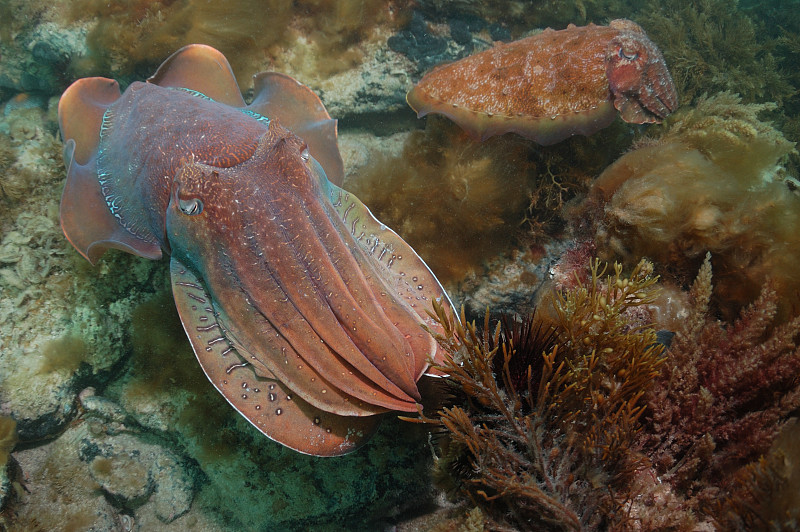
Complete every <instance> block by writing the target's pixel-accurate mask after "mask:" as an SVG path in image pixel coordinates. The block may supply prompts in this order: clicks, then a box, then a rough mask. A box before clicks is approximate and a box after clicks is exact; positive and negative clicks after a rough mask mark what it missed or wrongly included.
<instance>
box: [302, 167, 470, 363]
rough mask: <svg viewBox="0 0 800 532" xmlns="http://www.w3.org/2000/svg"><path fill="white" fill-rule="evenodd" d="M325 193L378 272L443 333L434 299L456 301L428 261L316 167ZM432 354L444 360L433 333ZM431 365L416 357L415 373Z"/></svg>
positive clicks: (444, 302)
mask: <svg viewBox="0 0 800 532" xmlns="http://www.w3.org/2000/svg"><path fill="white" fill-rule="evenodd" d="M316 174H317V176H318V177H319V180H320V184H321V185H322V188H323V191H324V193H325V194H326V195H327V196H328V199H329V200H330V202H331V204H332V205H333V208H334V210H335V211H336V213H337V214H338V216H339V217H340V218H341V220H342V221H343V222H344V224H345V226H346V227H347V230H349V231H350V233H351V234H352V235H353V238H354V239H355V240H356V242H357V243H358V245H359V247H360V248H361V250H362V251H363V252H364V254H365V255H366V256H367V257H369V258H370V259H371V260H372V261H373V263H374V264H375V265H376V268H375V270H376V272H377V273H378V275H380V276H381V278H382V280H383V282H384V283H385V285H386V286H387V287H388V288H389V289H390V290H392V291H393V292H394V293H395V294H396V295H397V296H399V298H400V300H401V301H403V302H405V304H407V305H408V306H409V307H411V309H412V310H413V311H414V312H415V313H416V314H417V316H419V318H420V320H421V322H422V323H423V324H424V325H425V326H426V327H427V328H428V329H429V330H431V331H432V332H435V333H443V332H444V331H443V329H442V327H441V326H440V325H439V324H438V323H437V322H436V321H435V320H433V319H432V318H431V317H430V316H429V315H428V312H427V311H428V310H431V309H432V303H433V301H434V300H435V301H438V302H439V303H440V304H442V305H443V306H444V307H445V308H446V309H447V310H448V311H449V312H450V313H451V314H452V315H454V316H455V318H456V319H458V315H457V314H455V313H454V312H453V303H452V302H451V301H450V298H449V297H448V295H447V293H446V292H445V291H444V288H442V285H441V284H439V280H438V279H436V276H435V275H433V272H431V270H430V268H428V265H427V264H425V261H423V260H422V258H420V256H419V255H417V253H416V251H414V249H413V248H412V247H411V246H409V245H408V244H407V243H406V242H405V241H404V240H403V239H402V238H400V236H399V235H398V234H397V233H395V232H394V231H393V230H392V229H391V228H389V227H387V226H386V225H384V224H382V223H381V222H380V221H379V220H378V219H376V218H375V216H374V215H373V214H372V212H370V210H369V208H367V206H366V205H364V204H363V203H362V202H361V200H359V199H358V198H357V197H356V196H354V195H353V194H351V193H350V192H347V191H346V190H343V189H341V188H339V187H338V186H336V185H335V184H333V183H331V182H330V181H328V180H327V179H325V174H324V172H322V171H321V169H319V168H317V169H316ZM429 354H430V358H431V359H432V360H434V361H435V362H441V360H442V352H441V349H440V348H439V347H438V345H437V344H436V342H435V340H434V338H433V337H432V336H431V337H430V353H429ZM427 368H428V360H426V359H425V358H422V357H421V358H419V359H418V360H416V364H415V367H414V374H415V375H416V376H417V377H419V376H421V375H422V374H423V373H424V372H425V370H426V369H427Z"/></svg>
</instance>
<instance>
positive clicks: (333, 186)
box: [58, 45, 452, 456]
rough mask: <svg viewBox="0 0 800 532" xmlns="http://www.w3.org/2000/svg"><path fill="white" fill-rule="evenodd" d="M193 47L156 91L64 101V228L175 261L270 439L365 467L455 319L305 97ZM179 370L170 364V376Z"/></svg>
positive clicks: (208, 351)
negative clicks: (241, 80)
mask: <svg viewBox="0 0 800 532" xmlns="http://www.w3.org/2000/svg"><path fill="white" fill-rule="evenodd" d="M254 82H255V97H254V100H253V102H252V103H251V104H250V105H245V102H244V100H243V99H242V95H241V92H240V91H239V87H238V85H237V84H236V80H235V78H234V76H233V73H232V71H231V68H230V65H229V64H228V61H227V60H226V59H225V57H224V56H223V55H222V54H221V53H220V52H218V51H217V50H215V49H213V48H210V47H208V46H203V45H191V46H187V47H185V48H182V49H181V50H179V51H177V52H176V53H175V54H173V55H172V56H171V57H169V58H168V59H167V60H166V61H165V62H164V63H163V64H162V65H161V67H160V68H159V69H158V71H157V72H156V73H155V75H154V76H153V77H152V78H150V79H149V80H148V82H147V83H141V82H134V83H132V84H131V85H130V86H129V87H128V88H127V90H125V92H124V93H120V90H119V85H118V84H117V82H115V81H113V80H110V79H105V78H86V79H80V80H78V81H76V82H75V83H74V84H72V85H71V86H70V87H69V88H68V89H67V90H66V92H65V93H64V95H63V96H62V98H61V101H60V103H59V108H58V113H59V125H60V128H61V133H62V136H63V138H64V141H65V147H64V157H65V161H66V164H67V183H66V187H65V189H64V194H63V197H62V199H61V226H62V228H63V230H64V234H65V235H66V237H67V238H68V239H69V241H70V242H71V243H72V245H73V246H74V247H75V248H76V249H77V250H78V252H80V253H81V254H82V255H83V256H84V257H86V258H87V259H88V260H89V261H90V262H92V263H95V262H96V261H97V260H98V259H99V257H100V256H101V255H102V254H103V253H104V251H105V250H106V249H108V248H117V249H121V250H124V251H127V252H130V253H133V254H136V255H139V256H142V257H146V258H150V259H158V258H160V257H161V255H162V250H163V251H165V252H167V253H169V254H170V272H171V279H172V289H173V295H174V297H175V304H176V306H177V308H178V312H179V314H180V318H181V321H182V322H183V326H184V329H185V331H186V334H187V336H188V337H189V340H190V342H191V344H192V347H193V349H194V352H195V354H196V356H197V359H198V361H199V362H200V364H201V366H202V367H203V370H204V371H205V373H206V375H207V376H208V378H209V380H210V381H211V382H212V384H213V385H214V386H215V387H216V388H217V390H219V391H220V393H222V395H223V396H224V397H225V398H226V399H227V400H228V402H229V403H230V404H231V405H232V406H233V407H234V408H235V409H236V410H237V411H239V413H241V414H242V415H243V416H244V417H245V418H247V419H248V420H249V421H250V422H251V423H252V424H253V425H254V426H255V427H256V428H258V430H260V431H261V432H262V433H264V434H265V435H267V436H269V437H270V438H272V439H273V440H275V441H278V442H280V443H282V444H283V445H286V446H288V447H290V448H292V449H295V450H297V451H300V452H303V453H306V454H312V455H317V456H334V455H340V454H344V453H347V452H350V451H352V450H354V449H355V448H357V447H358V446H359V445H361V444H362V443H363V442H365V441H366V440H367V439H368V438H369V436H370V435H371V434H372V433H373V431H374V429H375V427H376V426H377V423H378V420H379V418H380V416H378V414H381V413H383V412H387V411H392V410H395V411H403V412H414V411H416V410H417V407H418V403H419V402H420V400H421V397H420V393H419V390H418V387H417V381H418V380H419V379H420V377H421V376H422V375H423V374H425V373H426V372H428V371H429V361H430V360H434V361H438V360H440V359H441V352H440V350H439V348H438V346H437V344H436V342H435V340H434V338H433V336H432V335H431V334H430V333H429V332H428V331H426V330H425V329H424V327H426V326H427V327H428V328H430V329H431V330H434V331H438V330H439V328H438V326H437V325H436V323H434V322H433V320H431V318H430V317H429V316H428V315H427V313H426V308H428V307H430V305H431V302H432V301H433V300H439V301H441V302H442V304H443V305H445V307H446V308H448V309H449V310H450V311H451V312H452V305H451V303H450V302H449V300H448V298H447V295H446V294H445V292H444V290H443V289H442V287H441V285H440V284H439V282H438V281H437V279H436V277H434V275H433V274H432V273H431V271H430V270H429V269H428V267H427V266H426V265H425V263H424V262H423V261H422V259H420V258H419V257H418V256H417V254H416V253H415V252H414V250H413V249H411V247H409V246H408V244H406V243H405V242H404V241H403V240H402V239H401V238H400V237H399V236H398V235H397V234H396V233H394V232H393V231H392V230H391V229H389V228H388V227H386V226H384V225H383V224H381V223H380V222H379V221H378V220H376V219H375V218H374V217H373V216H372V214H371V213H370V211H369V210H368V209H367V208H366V207H365V206H364V205H363V204H362V203H361V202H360V201H359V200H358V198H356V197H355V196H353V195H352V194H350V193H348V192H346V191H344V190H342V189H341V188H339V186H338V185H340V184H341V183H342V179H343V165H342V160H341V157H340V154H339V150H338V147H337V142H336V136H337V133H336V121H335V120H332V119H331V118H330V116H329V115H328V112H327V111H326V110H325V107H324V106H323V105H322V102H321V101H320V99H319V98H318V97H317V96H316V95H315V94H314V93H313V92H312V91H311V90H310V89H308V88H307V87H305V86H304V85H302V84H300V83H298V82H297V81H295V80H293V79H292V78H289V77H288V76H285V75H282V74H277V73H261V74H258V75H257V76H256V77H255V80H254ZM164 362H165V363H169V361H164Z"/></svg>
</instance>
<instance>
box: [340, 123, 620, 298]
mask: <svg viewBox="0 0 800 532" xmlns="http://www.w3.org/2000/svg"><path fill="white" fill-rule="evenodd" d="M630 141H631V134H630V132H629V131H628V130H627V128H626V127H625V126H624V125H623V124H622V123H621V122H620V121H617V122H615V123H614V124H612V125H611V126H610V127H609V128H607V129H605V130H604V131H603V132H602V133H598V134H596V135H594V136H592V137H588V138H586V137H573V138H570V139H568V140H566V141H564V142H561V143H559V144H557V145H555V146H552V147H545V148H542V147H539V146H537V145H536V144H534V143H533V142H531V141H527V140H525V139H523V138H521V137H518V136H516V135H503V136H501V137H494V138H491V139H489V140H487V141H486V142H482V143H478V142H475V141H474V140H472V139H471V138H470V137H469V136H468V135H467V134H466V133H465V132H464V131H463V130H461V128H459V127H458V126H456V125H455V124H453V123H452V122H450V121H449V120H447V119H444V118H442V117H437V116H431V117H427V118H426V124H425V129H424V130H422V131H420V130H417V131H413V132H412V133H411V134H410V135H409V136H408V138H407V139H406V141H405V143H404V145H403V147H402V151H401V153H400V154H398V155H380V154H379V155H377V156H375V157H373V158H372V159H371V160H370V162H369V163H368V164H367V165H366V166H364V167H362V168H361V169H359V171H358V172H357V175H356V176H351V177H348V181H347V187H348V189H350V190H352V192H353V193H354V194H356V195H358V197H359V198H362V200H363V201H364V203H365V204H366V205H368V206H369V208H370V210H371V211H372V212H373V213H375V215H376V216H377V217H378V218H379V219H380V220H382V221H384V222H385V223H386V224H387V225H389V226H391V227H392V228H395V230H397V232H398V233H399V234H400V235H402V236H403V238H404V239H405V240H406V241H407V242H409V244H410V245H411V246H412V247H413V248H414V249H415V250H416V251H417V252H418V253H419V254H420V256H421V257H422V258H423V259H424V260H425V262H426V263H427V264H428V265H429V266H430V267H431V270H433V272H434V273H435V274H436V276H437V277H438V278H439V279H440V280H441V281H442V283H444V284H446V285H448V286H449V287H452V286H453V285H455V284H458V283H460V282H462V281H463V280H465V279H467V278H469V277H470V276H475V275H480V274H481V273H483V271H484V266H485V265H486V263H487V262H489V261H491V260H492V259H493V258H496V257H497V256H500V255H502V254H504V253H509V252H510V251H511V250H513V249H515V248H517V247H523V248H534V249H535V250H537V251H536V253H540V252H541V249H542V247H543V246H544V245H545V244H547V243H548V242H550V241H552V239H553V238H557V237H559V236H563V230H564V227H565V223H564V217H563V216H564V210H563V207H564V205H565V204H566V203H567V202H569V201H570V200H571V199H573V198H575V197H576V196H578V195H580V194H582V193H585V192H586V191H587V190H588V187H589V186H590V184H591V179H592V177H593V176H594V175H597V173H599V172H600V171H601V170H602V169H603V168H604V167H605V166H606V165H608V164H609V163H610V162H611V161H613V159H614V157H616V156H618V155H619V154H620V153H621V152H622V150H623V149H624V147H625V146H627V145H628V144H629V143H630Z"/></svg>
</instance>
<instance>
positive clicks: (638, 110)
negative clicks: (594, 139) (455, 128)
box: [407, 19, 678, 145]
mask: <svg viewBox="0 0 800 532" xmlns="http://www.w3.org/2000/svg"><path fill="white" fill-rule="evenodd" d="M407 100H408V104H409V105H410V106H411V107H412V108H413V109H414V110H415V111H416V112H417V116H418V117H420V118H421V117H423V116H425V115H427V114H429V113H438V114H442V115H445V116H446V117H448V118H450V119H451V120H452V121H453V122H455V123H456V124H458V125H459V126H461V127H462V128H463V129H464V130H465V131H467V133H469V134H470V135H471V136H472V137H474V138H475V139H477V140H486V139H487V138H489V137H491V136H493V135H502V134H503V133H509V132H514V133H517V134H519V135H522V136H523V137H526V138H529V139H531V140H533V141H535V142H537V143H539V144H543V145H548V144H555V143H556V142H560V141H562V140H564V139H566V138H568V137H571V136H572V135H591V134H592V133H594V132H596V131H598V130H600V129H602V128H604V127H606V126H608V125H609V124H611V122H613V121H614V118H616V116H617V113H619V115H620V116H621V117H622V119H623V120H625V121H626V122H630V123H633V124H645V123H653V122H660V121H661V120H662V119H663V118H665V117H666V116H667V115H669V114H670V113H671V112H673V111H674V110H675V109H676V108H677V107H678V95H677V92H676V91H675V84H674V83H673V81H672V76H670V73H669V70H668V69H667V65H666V63H665V62H664V57H663V56H662V55H661V52H660V51H659V50H658V48H657V47H656V45H655V44H653V42H652V41H651V40H650V39H649V38H648V37H647V35H646V34H645V32H644V30H643V29H642V28H641V27H640V26H639V25H638V24H636V23H634V22H631V21H630V20H625V19H618V20H612V21H611V23H609V25H608V26H596V25H594V24H589V25H588V26H583V27H577V26H574V25H573V24H570V25H569V26H568V27H567V28H566V29H564V30H560V31H555V30H552V29H549V28H548V29H546V30H544V31H543V32H541V33H539V34H536V35H533V36H531V37H527V38H525V39H521V40H519V41H514V42H511V43H507V44H500V45H497V46H495V47H494V48H491V49H489V50H486V51H484V52H480V53H478V54H475V55H471V56H469V57H465V58H464V59H461V60H459V61H456V62H454V63H449V64H446V65H442V66H438V67H436V68H434V69H433V70H432V71H430V72H428V73H427V74H425V76H424V77H423V78H422V80H420V82H419V83H418V84H417V85H416V86H415V87H414V88H413V89H411V91H410V92H409V93H408V96H407Z"/></svg>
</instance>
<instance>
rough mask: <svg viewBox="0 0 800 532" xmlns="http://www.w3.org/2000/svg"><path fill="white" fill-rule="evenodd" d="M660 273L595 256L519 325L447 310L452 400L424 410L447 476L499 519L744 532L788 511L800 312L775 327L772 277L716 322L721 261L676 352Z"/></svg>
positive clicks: (500, 525)
mask: <svg viewBox="0 0 800 532" xmlns="http://www.w3.org/2000/svg"><path fill="white" fill-rule="evenodd" d="M580 277H585V278H586V279H587V281H586V282H583V281H581V280H580ZM657 281H658V278H657V277H655V276H654V275H653V272H652V265H651V264H650V263H648V262H646V261H642V262H640V263H639V264H638V265H637V266H636V268H634V270H633V271H632V272H631V274H630V275H624V274H623V272H622V267H621V266H620V265H619V264H615V265H614V269H613V272H612V273H611V274H610V275H606V267H604V266H602V265H601V264H600V263H599V262H597V261H594V262H592V264H591V266H590V268H589V271H588V276H587V274H586V272H585V270H584V271H583V272H580V273H579V274H578V275H577V276H576V277H575V282H574V284H573V286H572V287H570V288H567V289H565V290H562V291H558V292H556V293H554V295H553V297H552V298H551V299H550V301H549V303H548V305H549V306H550V308H542V307H540V308H539V309H538V312H537V313H535V314H532V315H529V316H523V317H522V318H521V320H519V319H515V318H511V317H508V316H507V317H504V318H502V319H500V320H499V321H498V322H497V324H496V325H495V326H494V327H492V326H491V325H490V320H489V315H488V313H487V316H486V319H485V321H484V324H483V327H482V328H478V327H476V325H475V323H474V322H473V323H470V324H467V325H465V326H461V325H458V324H456V323H454V322H453V321H452V319H451V318H448V316H447V315H446V314H445V313H444V312H442V311H441V310H440V309H435V313H436V315H437V317H438V319H439V321H440V323H442V324H443V326H444V330H445V333H444V334H443V335H440V336H439V337H438V341H439V342H440V344H441V345H442V346H444V347H445V348H446V349H447V351H448V353H449V354H450V357H448V358H446V360H445V363H444V364H443V365H442V369H443V371H446V372H448V373H450V378H449V380H448V382H447V392H446V394H447V395H449V398H448V401H449V403H450V406H445V407H444V408H442V409H441V410H440V411H439V412H438V415H436V416H432V417H427V416H422V420H423V421H426V422H428V423H434V424H438V425H440V426H441V428H442V431H443V434H444V435H445V436H446V437H444V438H442V439H441V440H440V444H439V449H440V455H439V458H438V460H437V464H436V477H437V478H438V480H439V483H440V485H442V486H443V487H445V488H447V489H449V490H450V491H451V494H454V495H455V496H456V497H460V498H462V499H466V500H468V501H469V502H470V504H471V505H475V506H478V507H479V508H481V510H482V513H483V515H484V517H485V520H486V521H485V524H486V525H487V526H488V528H489V529H492V530H495V529H497V530H511V529H513V530H608V529H613V530H664V529H667V527H668V529H670V530H695V529H696V527H698V526H712V525H716V526H722V529H725V530H746V529H748V528H746V526H739V525H742V524H743V523H748V522H753V519H756V518H758V519H763V520H764V521H760V522H759V523H760V524H761V525H764V523H772V524H773V525H774V524H776V523H780V522H782V520H783V519H785V518H786V515H788V514H785V512H786V511H787V510H791V509H792V506H791V504H792V503H793V501H794V498H793V497H792V496H786V497H783V498H782V499H780V500H777V501H776V500H773V495H774V494H777V493H779V492H780V491H779V489H778V488H780V487H786V486H787V483H790V482H796V480H795V479H796V476H797V474H798V473H797V469H796V466H795V462H794V461H792V460H788V461H787V460H784V459H783V458H782V457H784V456H792V457H794V456H796V452H794V451H793V450H791V444H790V443H788V442H789V441H790V440H788V439H787V438H791V436H789V435H788V433H787V435H786V436H780V437H778V435H779V433H780V431H781V429H782V428H783V427H784V426H785V425H786V424H787V419H788V418H789V416H790V415H791V414H792V412H794V411H796V409H797V408H798V406H800V382H798V380H797V379H796V377H795V376H796V375H797V373H798V370H799V369H800V350H798V347H797V345H798V340H800V318H794V319H793V320H792V321H790V322H788V323H785V324H783V325H777V324H776V323H775V316H776V304H775V303H776V301H777V295H776V293H775V292H774V291H772V290H771V288H770V287H769V286H768V285H767V286H765V288H764V291H763V293H762V296H761V298H759V300H757V301H756V302H754V303H753V305H751V306H750V307H748V308H747V309H745V310H743V311H742V313H741V315H740V316H739V318H738V320H736V321H735V322H732V323H724V322H720V321H718V320H716V319H714V318H713V317H711V314H710V306H709V305H710V301H711V299H710V296H711V291H712V285H711V266H710V259H708V258H707V259H706V261H705V262H704V264H703V266H702V268H701V270H700V273H699V274H698V277H697V279H696V280H695V283H694V284H693V286H692V288H691V290H690V291H689V294H688V298H689V301H690V302H689V303H688V306H687V309H686V312H687V314H686V319H685V320H684V321H683V323H684V325H683V327H681V328H680V329H679V330H677V331H676V333H675V336H674V338H673V339H672V341H671V343H670V345H669V347H665V345H663V344H661V343H659V342H658V340H657V338H658V337H657V335H656V331H655V329H654V328H653V326H652V316H653V309H652V308H651V306H652V305H653V304H654V303H656V301H657V299H658V297H659V292H660V287H659V285H658V284H657ZM793 426H794V425H793V424H792V423H789V427H790V428H789V430H793V432H792V433H791V434H796V432H797V431H796V429H792V428H791V427H793ZM776 438H778V439H776ZM773 442H775V445H776V446H777V449H778V450H773V451H769V450H770V447H771V446H772V445H773ZM781 446H782V447H781ZM787 446H788V448H787ZM781 448H783V449H784V450H780V449H781ZM768 451H769V453H768ZM765 453H767V454H766V458H762V456H764V455H765ZM781 453H782V454H781ZM748 479H751V480H752V479H756V481H755V482H754V483H749V482H748ZM789 485H791V484H789ZM759 494H767V496H765V498H763V499H761V498H759ZM754 498H756V499H755V501H754ZM756 514H757V515H756ZM754 515H756V517H754ZM726 526H730V527H732V528H726Z"/></svg>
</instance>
